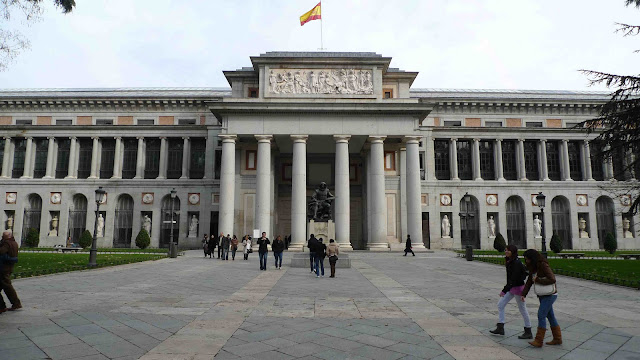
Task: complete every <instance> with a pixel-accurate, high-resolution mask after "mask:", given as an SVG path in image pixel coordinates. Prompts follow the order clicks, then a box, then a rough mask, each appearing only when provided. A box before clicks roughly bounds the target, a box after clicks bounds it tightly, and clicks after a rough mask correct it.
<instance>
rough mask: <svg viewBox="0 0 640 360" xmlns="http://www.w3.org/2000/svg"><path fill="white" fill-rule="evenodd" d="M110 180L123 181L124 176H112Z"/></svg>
mask: <svg viewBox="0 0 640 360" xmlns="http://www.w3.org/2000/svg"><path fill="white" fill-rule="evenodd" d="M110 179H111V180H121V179H122V176H112V177H111V178H110Z"/></svg>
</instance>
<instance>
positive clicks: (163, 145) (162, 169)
mask: <svg viewBox="0 0 640 360" xmlns="http://www.w3.org/2000/svg"><path fill="white" fill-rule="evenodd" d="M167 151H168V149H167V138H166V137H161V138H160V166H159V172H158V177H157V178H158V179H166V178H167ZM232 230H233V229H232ZM229 234H231V233H229Z"/></svg>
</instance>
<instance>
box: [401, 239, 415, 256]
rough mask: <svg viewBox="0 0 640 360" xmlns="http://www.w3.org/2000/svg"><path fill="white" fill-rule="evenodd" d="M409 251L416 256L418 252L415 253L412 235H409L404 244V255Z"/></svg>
mask: <svg viewBox="0 0 640 360" xmlns="http://www.w3.org/2000/svg"><path fill="white" fill-rule="evenodd" d="M407 253H411V255H413V256H416V254H414V253H413V246H411V235H407V243H406V244H405V246H404V255H403V256H407Z"/></svg>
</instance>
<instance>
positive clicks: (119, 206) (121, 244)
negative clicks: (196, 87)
mask: <svg viewBox="0 0 640 360" xmlns="http://www.w3.org/2000/svg"><path fill="white" fill-rule="evenodd" d="M115 215H116V217H115V227H114V232H113V247H116V248H129V247H131V235H132V228H133V198H132V197H131V195H128V194H122V195H120V196H119V197H118V202H117V203H116V214H115Z"/></svg>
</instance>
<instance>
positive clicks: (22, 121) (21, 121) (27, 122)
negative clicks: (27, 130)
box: [16, 119, 33, 125]
mask: <svg viewBox="0 0 640 360" xmlns="http://www.w3.org/2000/svg"><path fill="white" fill-rule="evenodd" d="M16 125H33V120H31V119H17V120H16Z"/></svg>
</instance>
